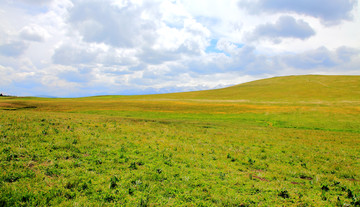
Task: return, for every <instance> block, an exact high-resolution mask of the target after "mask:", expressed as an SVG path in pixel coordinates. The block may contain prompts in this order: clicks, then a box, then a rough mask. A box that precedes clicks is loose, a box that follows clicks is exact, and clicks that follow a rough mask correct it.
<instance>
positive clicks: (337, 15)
mask: <svg viewBox="0 0 360 207" xmlns="http://www.w3.org/2000/svg"><path fill="white" fill-rule="evenodd" d="M356 4H357V1H356V0H331V1H329V0H315V1H314V0H301V1H284V0H256V1H240V2H239V6H240V7H242V8H247V9H248V10H249V11H250V12H252V13H258V12H268V13H278V12H294V13H298V14H304V15H309V16H313V17H316V18H319V19H320V20H321V21H322V22H323V23H324V24H325V25H334V24H339V23H340V22H341V21H343V20H351V19H352V15H351V11H352V10H353V9H354V7H355V5H356Z"/></svg>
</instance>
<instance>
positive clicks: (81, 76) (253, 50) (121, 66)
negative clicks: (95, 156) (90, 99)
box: [0, 0, 360, 97]
mask: <svg viewBox="0 0 360 207" xmlns="http://www.w3.org/2000/svg"><path fill="white" fill-rule="evenodd" d="M303 74H324V75H360V5H359V1H358V0H301V1H293V0H1V1H0V92H1V93H3V94H9V95H17V96H52V97H82V96H94V95H110V94H114V95H132V94H150V93H169V92H182V91H193V90H205V89H213V88H221V87H226V86H230V85H235V84H240V83H244V82H248V81H253V80H257V79H262V78H268V77H274V76H287V75H303Z"/></svg>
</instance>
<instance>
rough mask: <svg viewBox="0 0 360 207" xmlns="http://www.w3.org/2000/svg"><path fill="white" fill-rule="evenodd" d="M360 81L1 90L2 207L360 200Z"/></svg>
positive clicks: (344, 78) (320, 78) (284, 80)
mask: <svg viewBox="0 0 360 207" xmlns="http://www.w3.org/2000/svg"><path fill="white" fill-rule="evenodd" d="M359 80H360V79H359V76H292V77H280V78H272V79H266V80H259V81H255V82H251V83H246V84H241V85H238V86H234V87H230V88H225V89H218V90H211V91H202V92H188V93H177V94H161V95H147V96H103V97H87V98H78V99H45V98H31V97H29V98H16V97H1V98H0V142H1V144H0V206H49V205H53V206H113V205H120V206H159V205H160V206H164V205H168V206H173V205H175V206H344V205H345V206H346V205H352V206H356V205H359V203H360V201H359V199H360V185H359V182H360V174H359V172H360V105H359V103H360V95H359V92H360V84H359V83H360V82H359ZM304 81H307V82H309V84H301V83H302V82H304ZM319 81H320V82H321V83H322V84H317V83H318V82H319ZM346 81H347V83H348V84H345V82H346ZM307 82H306V83H307ZM310 83H311V84H310ZM325 85H327V86H325ZM316 87H317V88H316ZM300 91H301V92H300ZM314 91H323V92H324V94H318V95H317V94H316V93H315V92H314ZM329 91H330V92H329Z"/></svg>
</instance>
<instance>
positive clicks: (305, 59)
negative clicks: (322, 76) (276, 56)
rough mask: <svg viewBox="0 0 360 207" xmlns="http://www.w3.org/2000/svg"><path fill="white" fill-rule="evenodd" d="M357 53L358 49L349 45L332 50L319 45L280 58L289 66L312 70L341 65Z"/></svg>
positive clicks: (359, 52) (349, 60)
mask: <svg viewBox="0 0 360 207" xmlns="http://www.w3.org/2000/svg"><path fill="white" fill-rule="evenodd" d="M359 54H360V51H359V50H356V49H354V48H349V47H339V48H337V49H336V50H334V51H331V50H329V49H328V48H326V47H320V48H317V49H315V50H309V51H306V52H303V53H298V54H294V55H284V56H282V57H281V59H282V61H283V62H284V63H285V64H286V65H288V66H289V67H293V68H298V69H307V70H309V69H312V70H314V69H316V68H334V67H339V66H340V67H341V66H342V65H345V64H347V63H349V62H351V61H352V59H353V58H355V57H357V56H358V55H359ZM339 69H340V68H339ZM341 70H344V69H341Z"/></svg>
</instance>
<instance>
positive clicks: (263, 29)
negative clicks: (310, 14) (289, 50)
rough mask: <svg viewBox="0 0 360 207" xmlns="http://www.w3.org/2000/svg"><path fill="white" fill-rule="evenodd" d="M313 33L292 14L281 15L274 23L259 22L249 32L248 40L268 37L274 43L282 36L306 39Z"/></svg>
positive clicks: (280, 39) (305, 23) (278, 41)
mask: <svg viewBox="0 0 360 207" xmlns="http://www.w3.org/2000/svg"><path fill="white" fill-rule="evenodd" d="M313 35H315V31H314V30H313V28H311V27H310V25H309V24H308V23H307V22H305V21H303V20H296V19H295V18H294V17H292V16H281V17H280V18H279V19H278V20H277V22H276V23H275V24H271V23H267V24H261V25H259V26H257V27H256V28H255V30H254V31H253V32H252V33H250V34H249V36H248V40H250V41H258V40H261V39H269V40H271V41H273V42H274V43H275V44H278V43H281V41H282V38H297V39H302V40H304V39H307V38H309V37H311V36H313Z"/></svg>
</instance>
